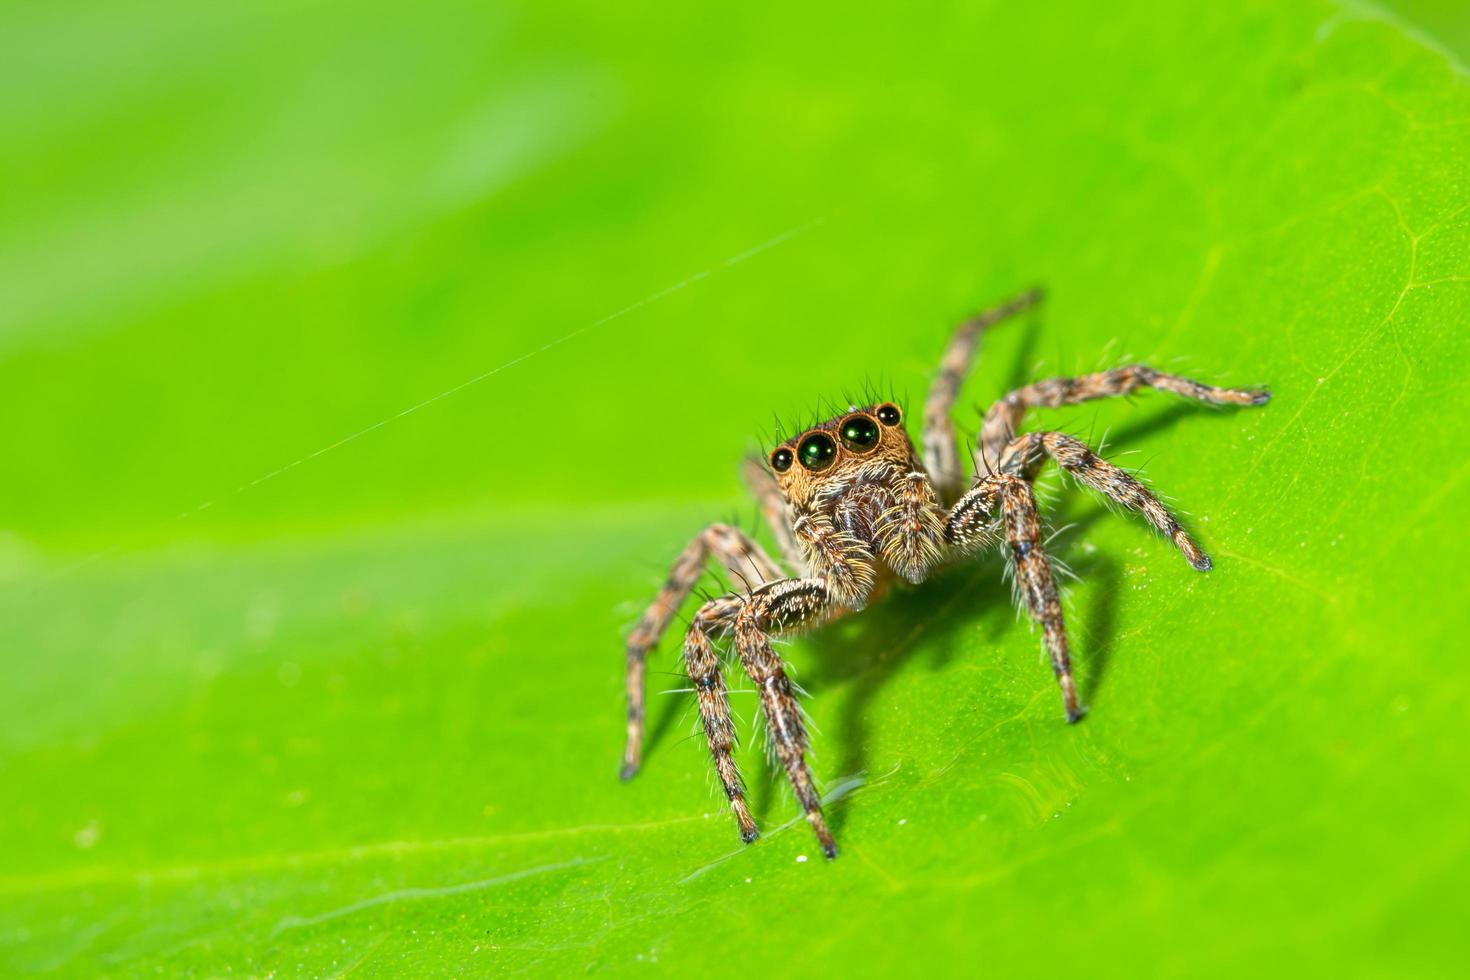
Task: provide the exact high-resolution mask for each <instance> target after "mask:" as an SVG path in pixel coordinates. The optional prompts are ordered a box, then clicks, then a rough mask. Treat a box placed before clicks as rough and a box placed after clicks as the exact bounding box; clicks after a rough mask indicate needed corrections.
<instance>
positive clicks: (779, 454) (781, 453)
mask: <svg viewBox="0 0 1470 980" xmlns="http://www.w3.org/2000/svg"><path fill="white" fill-rule="evenodd" d="M795 458H796V457H795V456H792V455H791V450H789V449H787V448H786V447H785V446H782V447H781V448H780V449H778V450H776V451H775V452H773V453H771V469H773V470H775V471H776V472H777V473H785V472H786V471H787V470H789V469H791V461H792V460H794V459H795Z"/></svg>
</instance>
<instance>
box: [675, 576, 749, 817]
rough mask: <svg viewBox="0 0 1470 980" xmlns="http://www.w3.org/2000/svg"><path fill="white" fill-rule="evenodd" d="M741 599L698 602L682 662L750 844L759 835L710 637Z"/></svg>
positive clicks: (726, 625)
mask: <svg viewBox="0 0 1470 980" xmlns="http://www.w3.org/2000/svg"><path fill="white" fill-rule="evenodd" d="M745 604H746V603H745V600H744V599H743V598H741V597H739V596H724V597H722V598H719V599H712V600H710V601H709V602H707V603H705V604H704V605H703V606H701V607H700V609H699V611H698V612H697V613H695V614H694V619H693V620H692V621H691V622H690V624H689V632H688V633H686V634H685V635H684V667H685V670H686V671H687V672H688V673H689V680H690V681H691V682H693V684H694V695H695V699H696V700H697V701H698V703H699V720H700V723H701V724H702V725H703V727H704V737H705V741H706V742H708V743H709V754H710V757H711V758H712V759H713V760H714V764H715V774H716V775H717V776H719V778H720V785H721V786H722V787H724V790H725V799H727V800H729V801H730V810H731V812H733V813H734V814H735V822H736V823H737V824H739V826H740V839H741V840H743V841H745V842H746V843H747V844H749V843H750V842H751V841H753V840H755V839H756V837H757V836H759V832H758V831H757V830H756V828H755V820H754V818H752V817H751V815H750V807H749V806H748V805H747V804H746V802H745V783H744V781H743V780H742V779H741V778H740V769H739V767H738V766H736V764H735V755H734V750H735V744H736V741H737V737H736V732H735V722H734V719H733V718H732V717H731V715H730V697H729V694H728V693H727V692H726V690H725V678H724V676H723V675H722V674H721V673H720V659H719V656H718V655H717V654H716V653H715V649H714V645H713V644H712V643H711V642H710V634H711V633H723V632H728V631H729V629H730V627H731V626H732V625H733V623H734V622H735V619H736V617H737V616H738V614H739V613H740V610H741V609H742V608H744V607H745Z"/></svg>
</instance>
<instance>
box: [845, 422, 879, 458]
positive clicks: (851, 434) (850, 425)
mask: <svg viewBox="0 0 1470 980" xmlns="http://www.w3.org/2000/svg"><path fill="white" fill-rule="evenodd" d="M837 434H838V435H839V436H841V437H842V444H843V445H844V446H846V447H847V448H848V449H851V450H852V451H853V452H855V453H865V452H867V451H868V450H869V449H872V448H873V447H874V446H876V445H878V435H879V432H878V423H877V422H874V421H873V420H872V419H870V418H868V417H867V416H866V415H849V416H848V417H847V418H845V419H843V420H842V425H841V427H840V428H838V430H837Z"/></svg>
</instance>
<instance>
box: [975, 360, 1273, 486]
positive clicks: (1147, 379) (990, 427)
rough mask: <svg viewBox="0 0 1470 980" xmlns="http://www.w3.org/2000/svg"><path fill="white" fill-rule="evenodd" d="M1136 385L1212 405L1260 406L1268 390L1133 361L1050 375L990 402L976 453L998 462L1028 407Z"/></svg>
mask: <svg viewBox="0 0 1470 980" xmlns="http://www.w3.org/2000/svg"><path fill="white" fill-rule="evenodd" d="M1139 388H1155V389H1158V390H1159V391H1168V392H1172V393H1174V394H1176V395H1180V396H1182V397H1184V398H1192V399H1194V400H1195V401H1199V402H1205V403H1206V404H1210V405H1264V404H1266V402H1268V401H1270V400H1271V395H1270V393H1269V392H1267V391H1264V390H1260V389H1254V388H1217V387H1215V386H1214V385H1207V384H1201V383H1200V382H1198V381H1192V380H1190V379H1189V378H1181V377H1180V376H1179V375H1177V374H1165V373H1164V372H1162V371H1155V370H1154V369H1153V368H1151V367H1149V366H1147V365H1146V364H1131V365H1129V366H1128V367H1121V368H1115V369H1114V370H1112V371H1099V372H1097V373H1095V374H1083V375H1079V376H1077V377H1075V378H1048V379H1047V380H1045V381H1036V382H1033V383H1032V384H1029V385H1027V386H1026V387H1024V388H1017V389H1016V390H1015V391H1013V392H1011V393H1010V394H1008V395H1006V396H1005V397H1004V398H1001V399H1000V400H999V401H997V402H996V403H995V404H994V405H992V406H991V407H990V411H988V412H986V413H985V422H984V424H983V425H982V426H981V427H980V452H981V454H982V455H983V457H984V459H985V461H986V462H987V463H989V464H991V465H992V466H994V465H996V464H997V462H998V461H999V459H1000V454H1001V450H1002V449H1003V448H1004V447H1005V445H1006V443H1008V442H1010V441H1011V440H1012V439H1014V438H1015V437H1016V432H1017V431H1018V430H1019V429H1020V427H1021V420H1022V419H1023V418H1025V416H1026V411H1027V409H1031V408H1056V407H1058V406H1061V405H1076V404H1079V403H1081V402H1085V401H1091V400H1093V399H1094V398H1116V397H1119V396H1122V395H1131V394H1132V393H1133V392H1135V391H1137V390H1138V389H1139Z"/></svg>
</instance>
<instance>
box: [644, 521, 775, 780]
mask: <svg viewBox="0 0 1470 980" xmlns="http://www.w3.org/2000/svg"><path fill="white" fill-rule="evenodd" d="M711 556H713V557H714V558H715V559H717V560H718V561H719V562H720V563H721V564H722V565H724V566H725V568H726V569H727V570H729V571H730V572H731V574H733V575H736V576H738V577H740V578H741V579H743V580H744V581H746V582H749V583H750V584H751V585H752V586H756V585H760V584H762V583H764V582H774V581H777V580H778V579H782V578H784V577H785V575H784V573H783V572H782V571H781V569H780V568H778V567H777V565H776V563H775V562H773V561H772V560H771V559H770V558H769V557H768V556H767V555H766V553H765V551H764V550H762V548H761V546H760V545H759V544H757V543H756V542H755V541H753V540H751V538H750V536H749V535H747V534H745V533H744V532H743V531H741V530H740V529H739V528H735V527H731V526H730V525H728V524H711V525H710V526H709V527H707V528H705V529H704V530H703V531H701V532H699V534H698V535H697V536H696V537H695V538H694V540H693V541H690V542H689V544H688V545H687V546H685V548H684V550H683V551H682V552H680V554H679V557H678V558H677V559H676V560H675V561H674V567H673V568H672V569H670V571H669V577H668V579H667V580H666V581H665V582H664V585H663V588H661V589H659V593H658V595H657V596H655V597H654V600H653V602H652V603H651V604H650V605H649V607H648V609H647V611H645V612H644V613H643V617H642V618H641V619H639V620H638V625H637V626H635V627H633V632H632V633H629V634H628V676H627V690H628V742H627V746H626V748H624V749H623V767H622V772H621V775H622V777H623V779H632V778H633V776H634V775H635V774H636V773H637V772H638V766H639V761H640V757H641V752H642V745H643V726H644V720H645V714H646V707H645V693H644V687H645V679H644V675H645V673H646V670H647V666H646V660H647V658H648V651H649V650H650V649H652V648H653V647H654V646H655V645H656V644H657V643H658V641H659V637H661V636H663V634H664V631H665V630H666V629H668V627H669V621H670V620H671V619H673V618H674V613H676V612H678V610H679V606H681V605H682V604H683V602H684V600H685V599H686V598H688V596H689V592H690V590H692V589H693V588H694V585H695V583H696V582H698V581H699V578H700V576H701V575H703V574H704V564H705V562H706V561H707V560H708V559H709V558H710V557H711Z"/></svg>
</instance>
